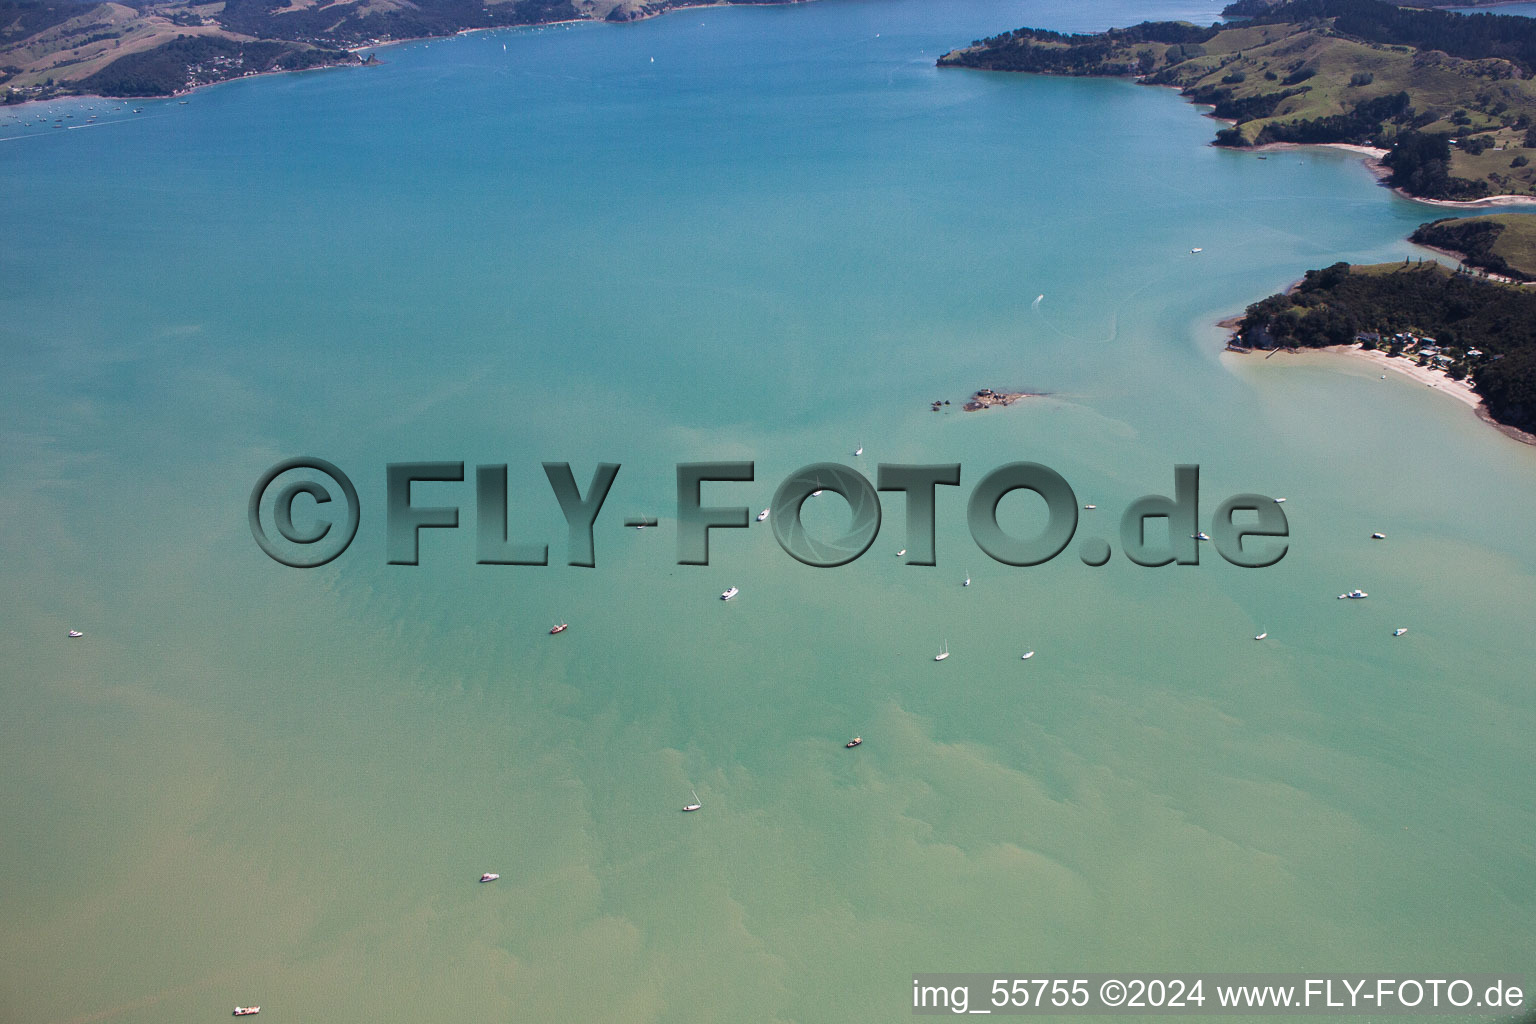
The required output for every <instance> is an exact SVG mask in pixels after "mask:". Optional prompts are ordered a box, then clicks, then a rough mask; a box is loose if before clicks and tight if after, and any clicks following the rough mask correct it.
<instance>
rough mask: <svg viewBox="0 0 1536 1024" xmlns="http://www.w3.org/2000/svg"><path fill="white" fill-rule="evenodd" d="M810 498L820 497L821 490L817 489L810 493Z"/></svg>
mask: <svg viewBox="0 0 1536 1024" xmlns="http://www.w3.org/2000/svg"><path fill="white" fill-rule="evenodd" d="M811 497H813V498H819V497H821V489H820V488H817V489H816V490H814V491H812V492H811Z"/></svg>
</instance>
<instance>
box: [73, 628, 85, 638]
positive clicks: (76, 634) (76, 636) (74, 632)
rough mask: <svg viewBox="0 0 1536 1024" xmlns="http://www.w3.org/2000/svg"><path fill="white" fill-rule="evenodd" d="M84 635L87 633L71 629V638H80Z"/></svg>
mask: <svg viewBox="0 0 1536 1024" xmlns="http://www.w3.org/2000/svg"><path fill="white" fill-rule="evenodd" d="M83 636H85V634H84V633H82V632H80V631H79V630H78V629H72V630H70V631H69V638H70V639H71V640H79V639H80V638H81V637H83Z"/></svg>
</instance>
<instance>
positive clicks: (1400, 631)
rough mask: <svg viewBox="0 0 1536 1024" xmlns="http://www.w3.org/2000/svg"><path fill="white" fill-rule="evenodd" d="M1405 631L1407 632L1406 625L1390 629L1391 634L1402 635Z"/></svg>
mask: <svg viewBox="0 0 1536 1024" xmlns="http://www.w3.org/2000/svg"><path fill="white" fill-rule="evenodd" d="M1406 632H1408V627H1407V626H1399V627H1397V628H1396V629H1394V630H1393V631H1392V635H1393V636H1402V635H1403V634H1404V633H1406Z"/></svg>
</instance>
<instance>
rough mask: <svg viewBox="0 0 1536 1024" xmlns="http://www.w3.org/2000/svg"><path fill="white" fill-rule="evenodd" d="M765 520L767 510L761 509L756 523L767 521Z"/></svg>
mask: <svg viewBox="0 0 1536 1024" xmlns="http://www.w3.org/2000/svg"><path fill="white" fill-rule="evenodd" d="M767 518H768V510H767V509H763V510H762V511H761V512H759V513H758V514H757V521H758V522H762V521H763V520H764V519H767Z"/></svg>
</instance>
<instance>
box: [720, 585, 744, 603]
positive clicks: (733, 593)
mask: <svg viewBox="0 0 1536 1024" xmlns="http://www.w3.org/2000/svg"><path fill="white" fill-rule="evenodd" d="M739 593H741V590H740V588H737V587H732V588H731V589H730V590H727V591H726V592H725V593H723V594H721V595H720V600H722V601H729V600H730V599H731V598H733V597H735V596H736V595H737V594H739Z"/></svg>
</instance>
